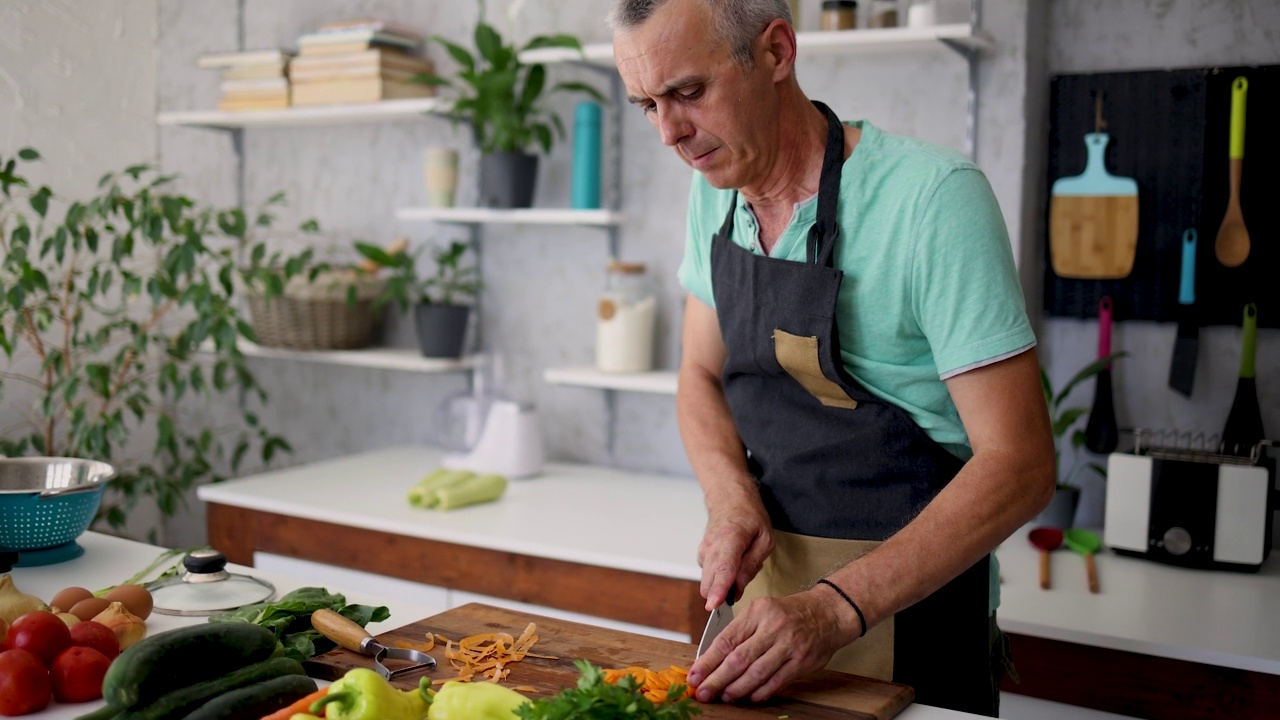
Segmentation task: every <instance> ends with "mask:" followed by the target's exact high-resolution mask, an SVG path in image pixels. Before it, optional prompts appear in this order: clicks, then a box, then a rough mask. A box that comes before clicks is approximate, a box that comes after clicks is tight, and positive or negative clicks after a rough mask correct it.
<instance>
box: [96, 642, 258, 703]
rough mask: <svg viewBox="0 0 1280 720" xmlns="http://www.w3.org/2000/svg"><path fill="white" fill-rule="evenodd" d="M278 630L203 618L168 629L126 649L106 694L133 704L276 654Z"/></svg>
mask: <svg viewBox="0 0 1280 720" xmlns="http://www.w3.org/2000/svg"><path fill="white" fill-rule="evenodd" d="M275 650H276V635H275V633H274V632H272V631H270V630H268V629H267V628H265V627H262V626H261V625H255V624H253V623H203V624H200V625H188V626H187V627H180V628H176V629H174V630H167V631H165V632H162V633H158V634H156V635H152V636H150V637H147V638H143V639H142V640H140V641H139V642H138V643H137V644H136V645H134V646H132V647H130V648H129V649H128V650H125V651H124V652H122V653H120V656H119V657H117V658H116V659H115V660H114V661H112V663H111V666H110V667H109V668H107V674H106V676H105V677H103V678H102V697H103V699H104V700H106V701H107V704H108V705H110V706H111V707H114V708H117V709H119V710H129V709H132V708H135V707H140V706H144V705H148V704H150V703H152V702H154V701H155V700H156V699H157V698H159V697H160V696H162V695H164V694H166V693H170V692H173V691H174V690H177V689H179V688H184V687H187V686H188V685H193V684H195V683H198V682H200V681H202V680H212V679H214V678H219V677H222V676H223V675H226V674H227V673H230V672H232V671H235V670H239V669H240V668H242V667H244V666H246V665H252V664H253V663H256V662H261V661H263V660H266V659H267V658H269V657H271V655H272V654H273V653H274V652H275Z"/></svg>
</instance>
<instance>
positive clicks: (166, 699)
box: [117, 657, 306, 720]
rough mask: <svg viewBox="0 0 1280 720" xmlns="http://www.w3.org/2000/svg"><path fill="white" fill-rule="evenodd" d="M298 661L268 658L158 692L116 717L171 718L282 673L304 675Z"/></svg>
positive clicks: (122, 719)
mask: <svg viewBox="0 0 1280 720" xmlns="http://www.w3.org/2000/svg"><path fill="white" fill-rule="evenodd" d="M305 674H306V671H304V670H303V669H302V663H300V662H298V661H297V660H294V659H293V658H288V657H278V658H271V659H270V660H263V661H262V662H259V663H254V664H252V665H248V666H245V667H242V668H240V669H239V670H235V671H232V672H230V673H228V674H226V675H224V676H222V677H218V678H214V679H212V680H204V681H201V682H198V683H196V684H194V685H189V686H187V687H184V688H180V689H178V690H174V691H173V692H171V693H168V694H166V695H161V696H160V697H159V698H157V699H156V700H155V701H154V702H152V703H150V704H148V705H139V706H138V707H135V708H133V709H132V710H126V711H125V712H124V714H122V715H120V717H119V718H117V720H175V719H176V718H183V717H186V716H187V715H188V714H190V713H193V712H195V711H196V710H197V709H199V707H200V706H201V705H203V704H204V703H206V702H208V701H209V700H211V699H213V698H216V697H218V696H219V695H222V694H224V693H228V692H231V691H232V690H239V689H240V688H242V687H247V686H249V685H253V684H255V683H260V682H262V681H263V680H270V679H272V678H277V677H282V676H285V675H305Z"/></svg>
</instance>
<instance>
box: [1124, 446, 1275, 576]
mask: <svg viewBox="0 0 1280 720" xmlns="http://www.w3.org/2000/svg"><path fill="white" fill-rule="evenodd" d="M1275 467H1276V463H1275V459H1274V458H1269V457H1267V454H1266V451H1265V447H1261V448H1259V451H1257V452H1255V453H1254V455H1253V457H1249V458H1246V457H1233V456H1228V455H1220V454H1217V453H1208V452H1199V451H1188V450H1160V449H1151V450H1148V451H1146V452H1145V453H1141V452H1140V451H1135V453H1134V454H1129V453H1113V454H1111V455H1109V456H1108V458H1107V503H1106V513H1105V521H1104V527H1103V539H1104V542H1105V543H1106V545H1107V546H1108V547H1110V548H1111V549H1112V550H1114V551H1115V552H1116V553H1119V554H1121V555H1129V556H1133V557H1140V558H1145V559H1148V560H1154V561H1156V562H1162V563H1167V564H1169V565H1181V566H1183V567H1191V568H1211V569H1217V570H1235V571H1241V572H1257V571H1258V569H1259V568H1260V567H1261V566H1262V563H1263V561H1265V560H1266V559H1267V556H1268V555H1270V553H1271V525H1272V515H1273V511H1274V510H1275V508H1276V491H1275V489H1274V488H1275Z"/></svg>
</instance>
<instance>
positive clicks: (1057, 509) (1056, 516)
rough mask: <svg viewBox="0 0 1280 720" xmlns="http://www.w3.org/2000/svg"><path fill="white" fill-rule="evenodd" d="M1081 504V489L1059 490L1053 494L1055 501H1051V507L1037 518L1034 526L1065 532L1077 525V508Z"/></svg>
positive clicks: (1068, 488) (1067, 488)
mask: <svg viewBox="0 0 1280 720" xmlns="http://www.w3.org/2000/svg"><path fill="white" fill-rule="evenodd" d="M1079 504H1080V489H1079V488H1074V487H1066V488H1058V489H1057V491H1056V492H1054V493H1053V499H1052V500H1050V501H1049V506H1048V507H1046V508H1045V509H1044V511H1043V512H1041V513H1040V514H1039V515H1037V516H1036V519H1035V521H1034V524H1035V525H1037V526H1040V527H1052V528H1059V529H1062V530H1065V529H1067V528H1069V527H1071V526H1072V525H1073V524H1074V523H1075V519H1076V506H1077V505H1079Z"/></svg>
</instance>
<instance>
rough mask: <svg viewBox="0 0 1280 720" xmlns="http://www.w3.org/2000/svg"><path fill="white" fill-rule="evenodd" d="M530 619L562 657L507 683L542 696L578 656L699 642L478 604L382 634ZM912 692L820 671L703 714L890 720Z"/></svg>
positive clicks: (446, 674)
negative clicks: (766, 695) (768, 696)
mask: <svg viewBox="0 0 1280 720" xmlns="http://www.w3.org/2000/svg"><path fill="white" fill-rule="evenodd" d="M531 622H533V623H537V635H538V638H539V639H538V643H537V644H536V645H534V646H533V652H536V653H541V654H545V655H553V656H555V658H556V659H554V660H546V659H541V658H525V659H524V660H521V661H520V662H518V663H516V664H514V665H512V666H511V674H510V676H508V678H507V681H506V682H505V683H504V684H505V685H507V686H508V687H514V686H518V685H527V686H530V687H534V688H537V689H538V694H535V693H529V692H526V693H525V694H526V695H528V696H530V697H547V696H549V695H552V694H554V693H557V692H559V691H560V690H562V689H564V688H566V687H570V686H572V685H574V684H575V683H576V682H577V680H578V669H577V668H576V667H574V666H573V661H574V660H575V659H578V658H583V659H586V660H590V661H591V662H592V663H594V664H596V665H598V666H600V667H602V668H606V669H607V668H622V667H630V666H632V665H639V666H642V667H648V668H651V669H654V670H662V669H664V668H667V667H670V666H671V665H678V666H680V667H686V668H687V667H689V664H690V663H692V662H693V654H694V650H695V648H694V646H693V645H691V644H688V643H681V642H675V641H673V640H662V639H659V638H653V637H648V636H646V635H637V634H635V633H628V632H622V631H620V630H610V629H607V628H600V627H595V626H592V625H584V624H582V623H575V622H569V621H567V620H557V619H554V618H549V617H543V616H541V615H530V614H528V613H520V612H513V611H511V610H504V609H502V608H497V607H493V606H490V605H482V604H480V603H471V604H469V605H463V606H461V607H457V608H454V609H452V610H447V611H445V612H443V613H440V614H439V615H433V616H431V617H429V618H425V619H423V620H418V621H417V622H414V623H411V624H409V625H406V626H404V627H401V628H398V629H396V630H392V631H390V632H386V633H383V634H381V635H378V636H377V637H378V641H379V642H381V643H382V644H383V645H386V646H387V647H416V648H421V647H422V645H423V643H424V642H425V640H426V634H427V633H428V632H432V633H439V634H440V635H443V636H445V637H447V638H449V639H451V640H455V641H456V640H459V639H461V638H463V637H466V636H468V635H475V634H478V633H488V632H505V633H508V634H510V635H512V636H515V637H519V635H520V633H521V632H523V631H524V629H525V627H526V626H527V625H528V624H529V623H531ZM431 655H432V656H433V657H435V658H436V662H437V666H436V669H435V670H429V671H427V675H428V676H429V677H432V678H436V679H440V678H443V679H448V678H452V677H455V676H456V675H457V671H455V670H454V669H453V668H452V667H451V666H450V665H449V662H448V661H447V660H446V659H445V656H444V648H442V647H439V646H437V647H436V648H435V649H433V650H432V651H431ZM304 666H305V667H306V669H307V674H309V675H311V676H312V677H315V678H319V679H322V680H337V679H338V678H340V677H342V675H343V674H345V673H346V672H347V670H349V669H351V668H356V667H367V668H372V667H373V660H372V659H371V658H369V657H366V656H364V655H360V654H359V653H353V652H350V651H349V650H343V649H342V648H339V649H337V650H334V651H332V652H328V653H325V654H324V655H318V656H316V657H314V658H311V659H310V660H308V661H307V662H306V663H304ZM392 667H395V666H394V665H393V666H392ZM420 677H421V675H419V674H417V673H409V674H407V675H405V676H403V677H398V678H396V679H395V680H394V681H392V682H393V683H394V684H395V685H397V686H398V687H402V688H406V689H407V688H412V687H417V685H418V678H420ZM914 697H915V691H914V690H912V689H911V688H910V687H908V686H906V685H898V684H896V683H888V682H882V681H880V680H872V679H870V678H864V677H859V676H856V675H846V674H844V673H837V672H831V671H827V670H822V671H819V672H816V673H814V674H812V675H810V676H808V677H806V678H803V679H801V680H798V681H796V682H793V683H791V684H790V685H788V686H787V687H785V688H783V690H782V692H780V693H779V694H778V696H777V697H775V698H774V699H772V700H770V701H769V702H767V703H763V704H760V705H724V704H720V703H709V704H706V705H701V708H702V714H701V715H699V716H698V717H699V718H711V719H714V718H726V719H729V720H763V719H764V718H768V719H769V720H777V718H778V717H781V716H786V717H788V718H790V720H805V719H813V720H888V719H889V718H892V717H894V716H895V715H897V714H898V713H900V712H902V709H903V708H905V707H906V706H907V705H909V704H910V703H911V701H912V699H914Z"/></svg>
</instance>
